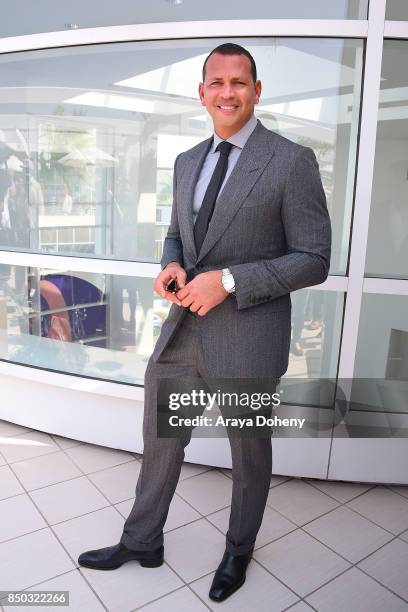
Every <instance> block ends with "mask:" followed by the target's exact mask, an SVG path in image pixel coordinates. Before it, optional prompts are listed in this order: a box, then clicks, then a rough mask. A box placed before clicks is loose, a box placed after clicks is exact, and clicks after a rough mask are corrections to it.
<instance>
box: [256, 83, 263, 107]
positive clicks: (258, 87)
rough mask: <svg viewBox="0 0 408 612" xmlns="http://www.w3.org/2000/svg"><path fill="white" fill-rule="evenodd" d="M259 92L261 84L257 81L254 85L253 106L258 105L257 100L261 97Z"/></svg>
mask: <svg viewBox="0 0 408 612" xmlns="http://www.w3.org/2000/svg"><path fill="white" fill-rule="evenodd" d="M261 91H262V83H261V81H259V80H258V81H256V83H255V95H256V98H255V104H258V102H259V98H260V97H261Z"/></svg>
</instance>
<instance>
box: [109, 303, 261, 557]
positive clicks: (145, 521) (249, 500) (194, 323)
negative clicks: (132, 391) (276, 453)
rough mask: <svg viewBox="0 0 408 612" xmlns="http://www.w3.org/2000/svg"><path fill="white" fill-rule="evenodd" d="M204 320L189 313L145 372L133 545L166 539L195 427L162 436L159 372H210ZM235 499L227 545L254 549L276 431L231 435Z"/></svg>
mask: <svg viewBox="0 0 408 612" xmlns="http://www.w3.org/2000/svg"><path fill="white" fill-rule="evenodd" d="M198 325H199V320H197V318H196V317H194V316H190V315H186V316H185V317H184V320H183V322H182V323H181V325H180V327H179V328H178V330H177V333H176V334H175V336H174V338H173V339H172V340H171V342H170V344H169V345H168V346H167V347H166V349H165V350H164V351H163V353H162V354H161V356H160V358H159V359H158V361H157V362H154V361H153V360H152V359H150V360H149V363H148V366H147V369H146V374H145V404H144V418H143V442H144V451H143V461H142V467H141V470H140V474H139V478H138V481H137V485H136V499H135V502H134V505H133V508H132V510H131V512H130V514H129V516H128V518H127V519H126V522H125V525H124V529H123V534H122V537H121V542H122V544H124V545H125V546H127V547H128V548H130V549H132V550H153V549H155V548H158V547H159V546H162V545H163V527H164V525H165V522H166V518H167V514H168V511H169V506H170V503H171V500H172V498H173V495H174V491H175V489H176V486H177V483H178V480H179V476H180V470H181V466H182V463H183V460H184V449H185V447H186V446H187V445H188V443H189V442H190V439H191V430H190V431H187V433H186V434H185V435H184V436H182V437H177V438H176V437H175V438H164V437H158V436H157V389H158V381H159V380H160V378H176V379H178V380H182V379H183V377H194V378H202V379H203V380H204V381H205V379H206V378H208V370H207V368H206V363H205V358H204V355H203V350H202V346H201V340H200V335H199V333H198ZM227 433H228V436H229V442H230V446H231V456H232V479H233V487H232V500H231V513H230V521H229V529H228V532H227V536H226V549H227V550H228V551H229V552H230V553H232V554H234V555H240V554H245V553H247V552H249V551H251V550H252V549H253V547H254V544H255V539H256V536H257V533H258V530H259V528H260V526H261V522H262V517H263V513H264V510H265V504H266V499H267V496H268V492H269V485H270V479H271V473H272V446H271V437H270V436H266V437H248V436H246V437H242V436H237V435H230V432H229V431H228V428H227Z"/></svg>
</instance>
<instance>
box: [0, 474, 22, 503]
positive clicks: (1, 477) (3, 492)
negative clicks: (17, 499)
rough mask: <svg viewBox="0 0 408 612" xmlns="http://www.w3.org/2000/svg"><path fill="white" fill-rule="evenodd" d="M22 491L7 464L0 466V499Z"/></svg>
mask: <svg viewBox="0 0 408 612" xmlns="http://www.w3.org/2000/svg"><path fill="white" fill-rule="evenodd" d="M19 493H24V489H23V487H22V486H21V484H20V483H19V481H18V480H17V478H16V477H15V476H14V474H13V472H12V471H11V469H10V468H9V466H8V465H2V466H1V467H0V500H1V499H6V498H7V497H11V496H12V495H18V494H19Z"/></svg>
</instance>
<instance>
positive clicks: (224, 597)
mask: <svg viewBox="0 0 408 612" xmlns="http://www.w3.org/2000/svg"><path fill="white" fill-rule="evenodd" d="M245 579H246V576H244V578H243V580H241V582H239V583H238V584H236V585H235V586H234V588H233V589H231V591H228V594H227V595H224V596H223V597H211V595H208V597H209V598H210V599H211V600H212V601H224V600H225V599H228V597H230V596H231V595H233V594H234V593H235V591H238V589H239V588H241V587H242V585H243V584H244V582H245Z"/></svg>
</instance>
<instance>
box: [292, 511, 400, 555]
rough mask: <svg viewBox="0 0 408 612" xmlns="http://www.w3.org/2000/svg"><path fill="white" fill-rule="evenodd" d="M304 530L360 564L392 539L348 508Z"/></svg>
mask: <svg viewBox="0 0 408 612" xmlns="http://www.w3.org/2000/svg"><path fill="white" fill-rule="evenodd" d="M303 529H304V530H305V531H307V532H308V533H310V534H311V535H313V536H314V537H315V538H317V539H318V540H320V542H323V544H326V545H327V546H329V548H332V549H333V550H334V551H335V552H337V553H339V555H342V556H343V557H345V558H346V559H347V560H348V561H351V562H352V563H357V562H358V561H360V560H361V559H363V557H365V556H367V555H369V554H370V553H372V552H373V551H374V550H376V549H377V548H380V546H382V545H383V544H385V543H386V542H389V541H390V540H391V539H392V537H393V536H392V535H391V534H390V533H389V532H388V531H385V530H384V529H381V527H377V525H374V523H372V522H371V521H368V520H367V519H365V518H364V517H362V516H360V515H359V514H357V513H356V512H353V510H350V509H349V508H346V507H345V506H342V507H341V508H336V509H335V510H332V512H329V513H328V514H325V515H324V516H321V517H320V518H318V519H316V520H314V521H312V522H311V523H308V524H307V525H305V526H304V527H303Z"/></svg>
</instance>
